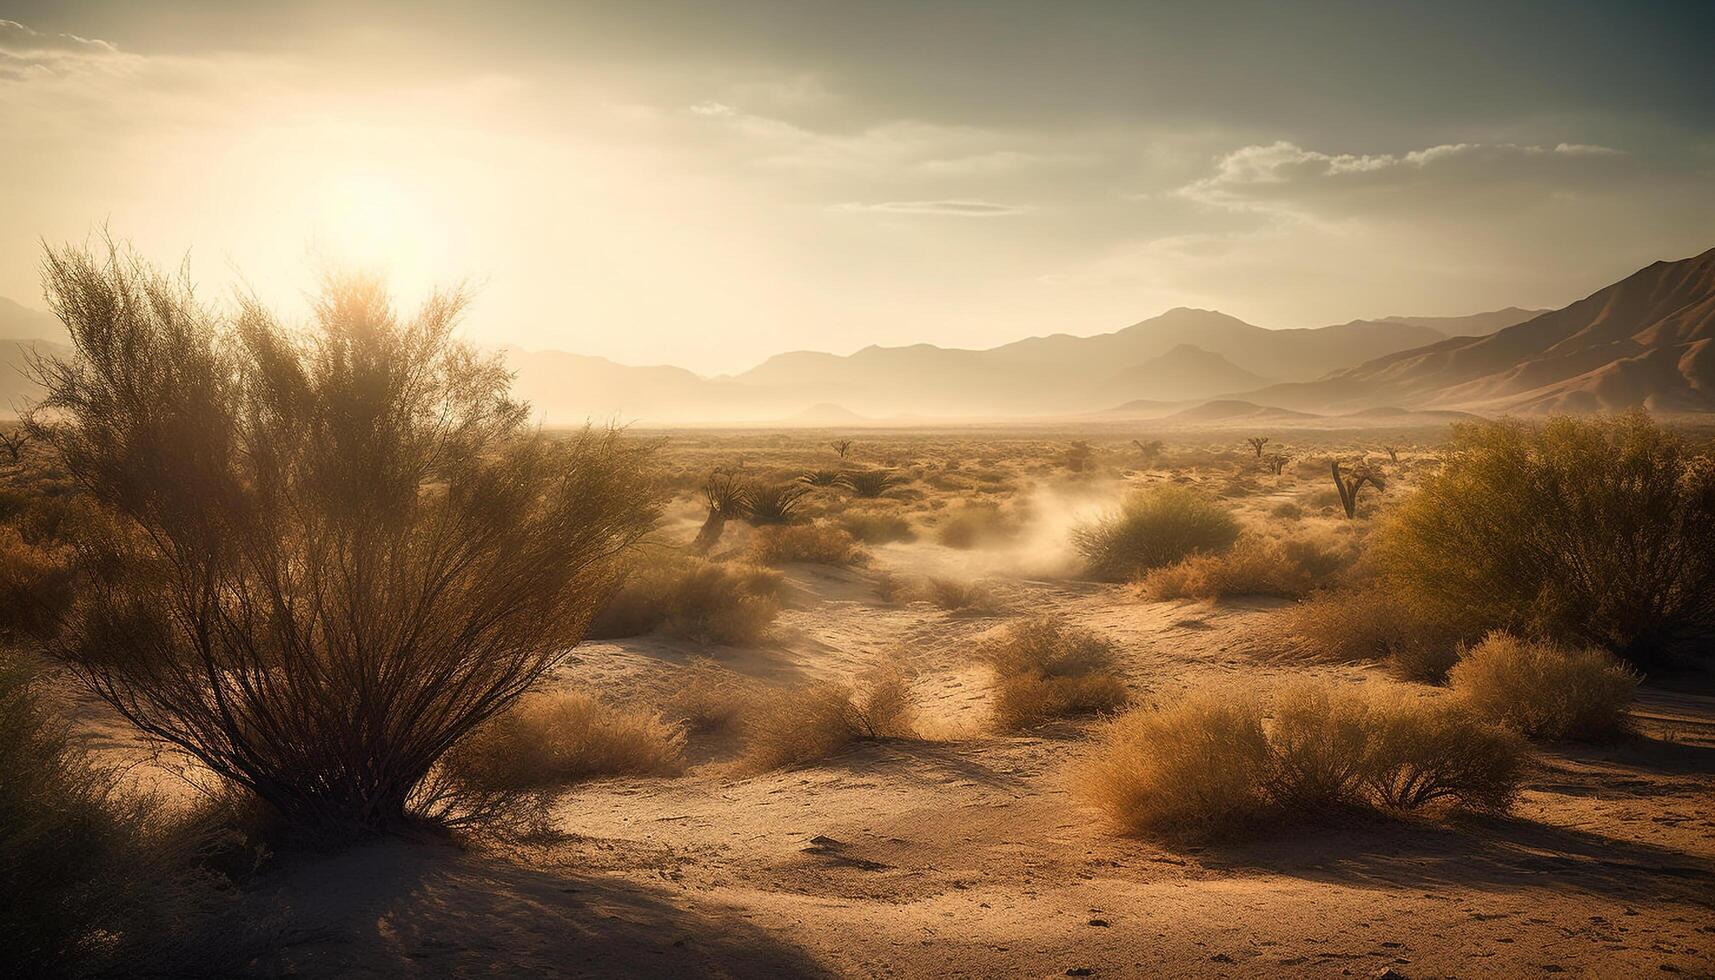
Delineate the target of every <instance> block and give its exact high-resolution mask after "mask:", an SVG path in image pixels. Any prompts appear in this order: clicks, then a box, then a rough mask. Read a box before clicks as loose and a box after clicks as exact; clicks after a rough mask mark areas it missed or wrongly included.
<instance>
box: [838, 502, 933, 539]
mask: <svg viewBox="0 0 1715 980" xmlns="http://www.w3.org/2000/svg"><path fill="white" fill-rule="evenodd" d="M834 523H836V524H838V525H839V526H840V528H841V529H843V530H844V531H845V532H846V533H847V534H850V535H851V536H852V537H854V538H856V539H857V540H858V541H861V542H863V543H864V544H891V543H893V542H895V541H912V540H915V539H916V537H917V531H916V530H915V529H914V528H913V527H912V526H911V520H910V519H909V518H907V517H906V516H905V515H904V514H903V513H901V512H900V510H899V508H898V507H897V506H894V507H854V508H852V509H850V510H847V511H845V512H844V513H842V514H840V515H839V517H837V518H835V521H834Z"/></svg>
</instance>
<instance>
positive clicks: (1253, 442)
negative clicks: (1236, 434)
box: [1245, 436, 1268, 459]
mask: <svg viewBox="0 0 1715 980" xmlns="http://www.w3.org/2000/svg"><path fill="white" fill-rule="evenodd" d="M1245 442H1248V443H1250V447H1251V448H1252V449H1254V450H1256V458H1257V459H1261V458H1262V447H1264V446H1266V445H1268V436H1253V437H1252V438H1249V439H1246V440H1245Z"/></svg>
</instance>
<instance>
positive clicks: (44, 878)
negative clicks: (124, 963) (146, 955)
mask: <svg viewBox="0 0 1715 980" xmlns="http://www.w3.org/2000/svg"><path fill="white" fill-rule="evenodd" d="M44 694H45V692H44V690H43V681H42V678H41V675H40V674H39V673H38V672H37V670H36V668H35V666H34V665H32V664H30V663H27V662H25V661H24V660H23V659H21V658H18V657H15V656H13V655H9V654H5V653H3V652H0V936H4V937H5V941H4V942H0V974H3V975H5V976H12V977H31V976H41V975H60V974H62V973H63V974H71V973H75V972H78V971H80V970H83V969H89V968H92V967H95V966H97V965H99V964H100V963H101V962H103V961H104V960H108V959H110V958H112V957H114V956H115V955H116V954H118V953H119V952H120V951H121V950H123V949H125V948H127V947H130V946H132V945H134V944H136V943H137V942H139V941H140V940H141V939H143V938H144V937H143V935H142V933H143V931H144V930H145V929H147V928H148V927H149V925H150V922H149V920H150V916H149V913H150V911H151V910H152V907H153V900H152V896H149V895H147V894H146V891H145V888H144V882H145V880H146V879H147V878H149V877H152V876H153V875H154V874H155V873H156V869H153V868H151V867H150V856H151V855H150V851H151V848H152V847H153V843H152V841H151V839H150V837H151V833H152V830H153V824H154V808H153V806H152V803H151V801H150V800H148V799H147V798H142V797H137V796H133V795H129V794H126V793H124V792H122V791H121V790H120V789H118V788H117V783H116V774H115V773H114V772H112V771H110V770H108V769H105V768H103V767H101V766H98V765H96V764H94V763H93V762H92V761H91V760H90V759H89V758H88V757H87V756H86V755H85V754H84V753H83V752H81V751H80V750H79V749H78V748H77V747H76V746H75V744H74V743H73V742H72V740H71V738H70V735H69V733H68V731H67V727H66V725H65V724H64V723H63V722H60V721H58V720H57V719H56V718H55V714H56V712H54V711H52V710H51V709H50V706H49V705H48V704H47V703H45V697H44Z"/></svg>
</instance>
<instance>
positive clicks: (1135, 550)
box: [1072, 486, 1239, 581]
mask: <svg viewBox="0 0 1715 980" xmlns="http://www.w3.org/2000/svg"><path fill="white" fill-rule="evenodd" d="M1238 536H1239V524H1238V521H1236V520H1234V519H1233V515H1232V514H1231V513H1230V512H1229V511H1228V510H1227V509H1226V508H1224V507H1222V506H1221V505H1219V504H1216V503H1213V502H1211V501H1209V500H1206V499H1204V498H1203V497H1201V496H1199V495H1198V494H1196V493H1194V492H1192V491H1190V490H1187V489H1185V488H1184V487H1176V486H1161V487H1154V488H1151V489H1148V490H1141V491H1138V492H1137V493H1135V494H1133V495H1132V496H1131V497H1129V498H1127V500H1126V501H1125V503H1124V504H1122V505H1121V506H1120V508H1119V509H1118V510H1117V511H1115V512H1113V513H1111V514H1108V515H1106V516H1104V517H1101V518H1098V519H1097V520H1095V521H1092V522H1090V523H1087V524H1084V525H1082V526H1080V527H1078V528H1075V529H1074V530H1073V532H1072V543H1073V545H1074V546H1075V547H1076V548H1077V549H1078V553H1079V554H1081V555H1083V556H1084V559H1085V561H1087V562H1088V564H1089V569H1090V574H1091V575H1093V576H1095V577H1096V578H1100V579H1104V580H1107V581H1124V580H1126V579H1129V578H1134V577H1137V576H1139V575H1142V574H1143V573H1144V572H1147V571H1149V570H1150V569H1152V568H1159V567H1161V566H1163V565H1170V564H1172V563H1173V562H1176V561H1179V560H1180V559H1182V558H1185V557H1186V556H1187V555H1191V554H1195V553H1198V552H1218V551H1224V550H1226V549H1227V548H1229V547H1231V546H1232V544H1233V542H1234V541H1236V540H1237V539H1238Z"/></svg>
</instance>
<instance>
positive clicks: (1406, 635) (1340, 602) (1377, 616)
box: [1286, 583, 1464, 683]
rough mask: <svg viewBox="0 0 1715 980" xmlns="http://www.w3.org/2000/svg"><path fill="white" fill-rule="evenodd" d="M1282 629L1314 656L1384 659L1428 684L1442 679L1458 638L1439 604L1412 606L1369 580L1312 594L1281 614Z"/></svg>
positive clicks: (1408, 676) (1456, 653)
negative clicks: (1283, 621) (1284, 627)
mask: <svg viewBox="0 0 1715 980" xmlns="http://www.w3.org/2000/svg"><path fill="white" fill-rule="evenodd" d="M1286 628H1287V631H1288V633H1289V634H1290V635H1291V636H1292V637H1294V638H1295V639H1296V640H1297V641H1298V642H1299V643H1300V644H1302V645H1303V647H1304V648H1305V649H1306V651H1307V652H1308V653H1310V654H1311V655H1312V656H1314V657H1316V658H1318V659H1321V660H1326V661H1330V662H1334V663H1357V662H1361V661H1365V660H1386V661H1388V662H1389V663H1390V664H1392V665H1393V666H1394V668H1395V669H1396V670H1397V671H1398V672H1399V673H1400V675H1401V676H1402V677H1404V678H1406V679H1407V680H1416V681H1425V682H1428V683H1440V682H1441V681H1442V680H1444V679H1445V678H1446V676H1447V671H1448V670H1449V669H1450V668H1451V667H1452V666H1453V663H1454V661H1455V660H1457V659H1458V656H1459V645H1460V643H1461V642H1462V641H1463V640H1464V634H1463V633H1462V632H1461V630H1460V629H1459V628H1458V626H1457V624H1453V623H1450V622H1449V621H1448V620H1447V618H1446V617H1445V616H1443V615H1442V613H1441V610H1440V608H1439V606H1431V607H1428V608H1425V607H1422V606H1418V605H1414V604H1412V603H1411V602H1408V601H1404V600H1402V599H1401V598H1400V597H1396V596H1393V595H1390V594H1388V593H1387V592H1386V591H1385V590H1383V589H1381V588H1380V587H1378V586H1376V585H1375V584H1374V583H1364V584H1361V585H1358V586H1355V587H1353V588H1348V589H1336V590H1332V591H1326V592H1318V593H1315V594H1314V595H1312V596H1311V597H1310V598H1309V599H1307V600H1305V601H1304V602H1301V603H1299V604H1298V605H1296V606H1294V607H1293V608H1292V609H1291V610H1290V611H1289V612H1288V613H1287V616H1286Z"/></svg>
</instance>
